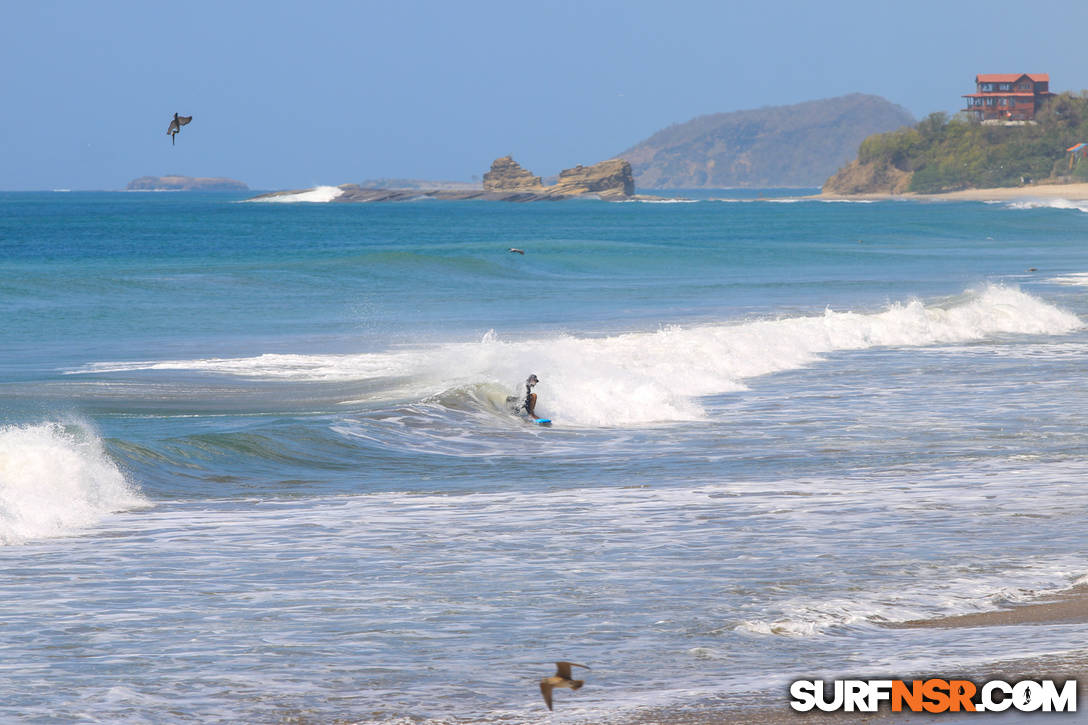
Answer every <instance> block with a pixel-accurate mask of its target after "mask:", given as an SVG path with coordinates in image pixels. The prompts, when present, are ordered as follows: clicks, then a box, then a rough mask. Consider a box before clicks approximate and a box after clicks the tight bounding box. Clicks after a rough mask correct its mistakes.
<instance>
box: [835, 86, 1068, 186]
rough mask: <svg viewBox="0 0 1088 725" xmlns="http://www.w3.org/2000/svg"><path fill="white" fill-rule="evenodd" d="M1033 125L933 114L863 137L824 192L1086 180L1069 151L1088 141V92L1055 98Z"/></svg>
mask: <svg viewBox="0 0 1088 725" xmlns="http://www.w3.org/2000/svg"><path fill="white" fill-rule="evenodd" d="M1036 121H1037V123H1034V124H1031V123H1028V124H1024V125H1016V126H1012V125H1010V126H1002V125H993V124H985V123H979V122H977V121H974V120H969V119H967V118H965V117H963V116H957V117H955V118H952V119H949V118H948V116H947V115H946V114H944V113H933V114H930V115H929V116H927V117H926V118H925V119H923V120H922V121H921V122H919V123H918V124H917V125H916V126H914V127H912V128H902V129H899V130H898V131H892V132H889V133H881V134H876V135H873V136H870V137H869V138H867V139H865V140H864V141H863V142H862V143H861V147H860V149H859V150H858V157H857V161H856V162H854V163H853V164H850V165H849V166H847V167H845V168H843V169H841V170H840V171H839V172H838V173H837V174H835V175H834V176H832V177H831V178H830V179H828V181H827V183H826V184H825V185H824V191H825V192H829V193H843V194H856V193H864V192H890V193H899V192H902V191H914V192H921V193H937V192H942V191H955V190H958V189H967V188H992V187H1003V186H1019V185H1021V184H1024V183H1028V182H1030V181H1040V180H1043V179H1046V180H1050V181H1063V180H1069V181H1072V180H1078V181H1081V180H1088V163H1086V162H1084V161H1083V160H1082V161H1081V163H1079V164H1078V165H1077V166H1076V168H1075V169H1074V170H1073V172H1072V174H1071V173H1070V171H1069V155H1068V153H1067V152H1066V149H1067V148H1069V147H1070V146H1073V145H1074V144H1077V143H1080V142H1082V141H1088V93H1086V92H1083V91H1082V92H1081V93H1079V94H1072V93H1062V94H1059V95H1057V96H1055V97H1054V98H1052V99H1051V100H1050V102H1049V103H1047V105H1046V107H1045V108H1043V109H1042V110H1041V111H1040V112H1039V113H1038V114H1037V115H1036Z"/></svg>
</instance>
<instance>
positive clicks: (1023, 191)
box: [813, 183, 1088, 201]
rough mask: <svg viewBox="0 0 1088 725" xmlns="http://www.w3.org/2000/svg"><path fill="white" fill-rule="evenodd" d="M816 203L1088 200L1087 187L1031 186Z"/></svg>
mask: <svg viewBox="0 0 1088 725" xmlns="http://www.w3.org/2000/svg"><path fill="white" fill-rule="evenodd" d="M813 198H816V199H844V200H857V199H872V200H888V199H918V200H926V201H1012V200H1017V199H1069V200H1070V201H1085V200H1088V183H1086V184H1033V185H1030V186H1017V187H1008V188H997V189H964V190H962V191H949V192H946V193H943V194H914V193H910V192H908V193H906V194H848V195H846V194H818V195H816V196H815V197H813Z"/></svg>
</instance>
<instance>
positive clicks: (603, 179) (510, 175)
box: [254, 156, 656, 202]
mask: <svg viewBox="0 0 1088 725" xmlns="http://www.w3.org/2000/svg"><path fill="white" fill-rule="evenodd" d="M326 188H328V189H330V190H332V193H330V194H326V195H321V196H320V197H317V196H315V197H313V200H321V201H335V202H367V201H412V200H414V199H443V200H452V201H461V200H470V199H479V200H484V201H519V202H520V201H563V200H565V199H578V198H589V199H606V200H610V201H622V200H628V199H654V198H656V197H643V196H638V195H636V194H635V178H634V175H633V174H632V173H631V164H629V163H627V162H626V161H624V160H623V159H609V160H608V161H602V162H600V163H598V164H593V165H592V166H582V165H578V166H575V167H574V168H573V169H565V170H563V171H561V172H560V173H559V177H558V179H557V181H556V183H555V184H552V185H545V184H543V183H542V181H541V177H539V176H534V175H533V174H532V172H530V171H528V170H527V169H525V168H523V167H522V166H521V164H519V163H518V162H517V161H515V160H514V159H513V158H512V157H510V156H503V157H501V158H498V159H495V161H493V162H492V163H491V170H490V171H488V172H487V173H486V174H484V177H483V187H482V188H468V189H463V188H462V189H451V188H441V189H390V188H374V187H370V186H366V185H362V184H341V185H340V186H337V187H326ZM313 192H314V190H313V189H297V190H293V191H275V192H272V193H270V194H261V195H260V196H256V197H254V200H259V201H277V200H279V199H280V198H282V200H284V201H289V200H292V199H293V198H299V199H300V200H308V199H307V196H308V195H311V194H313Z"/></svg>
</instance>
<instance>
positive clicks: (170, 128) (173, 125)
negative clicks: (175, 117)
mask: <svg viewBox="0 0 1088 725" xmlns="http://www.w3.org/2000/svg"><path fill="white" fill-rule="evenodd" d="M180 130H181V126H179V125H178V122H177V121H171V122H170V125H169V126H167V127H166V133H167V135H169V134H172V133H177V132H178V131H180Z"/></svg>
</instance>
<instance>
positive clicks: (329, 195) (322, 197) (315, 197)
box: [249, 186, 344, 204]
mask: <svg viewBox="0 0 1088 725" xmlns="http://www.w3.org/2000/svg"><path fill="white" fill-rule="evenodd" d="M343 193H344V190H343V189H341V188H340V187H338V186H316V187H314V188H313V189H310V190H309V191H300V192H298V193H297V194H280V195H278V196H265V197H261V198H259V199H250V200H249V201H261V202H274V203H280V204H290V203H294V202H299V201H305V202H314V203H321V202H326V201H332V200H333V199H335V198H336V197H338V196H340V195H341V194H343Z"/></svg>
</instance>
